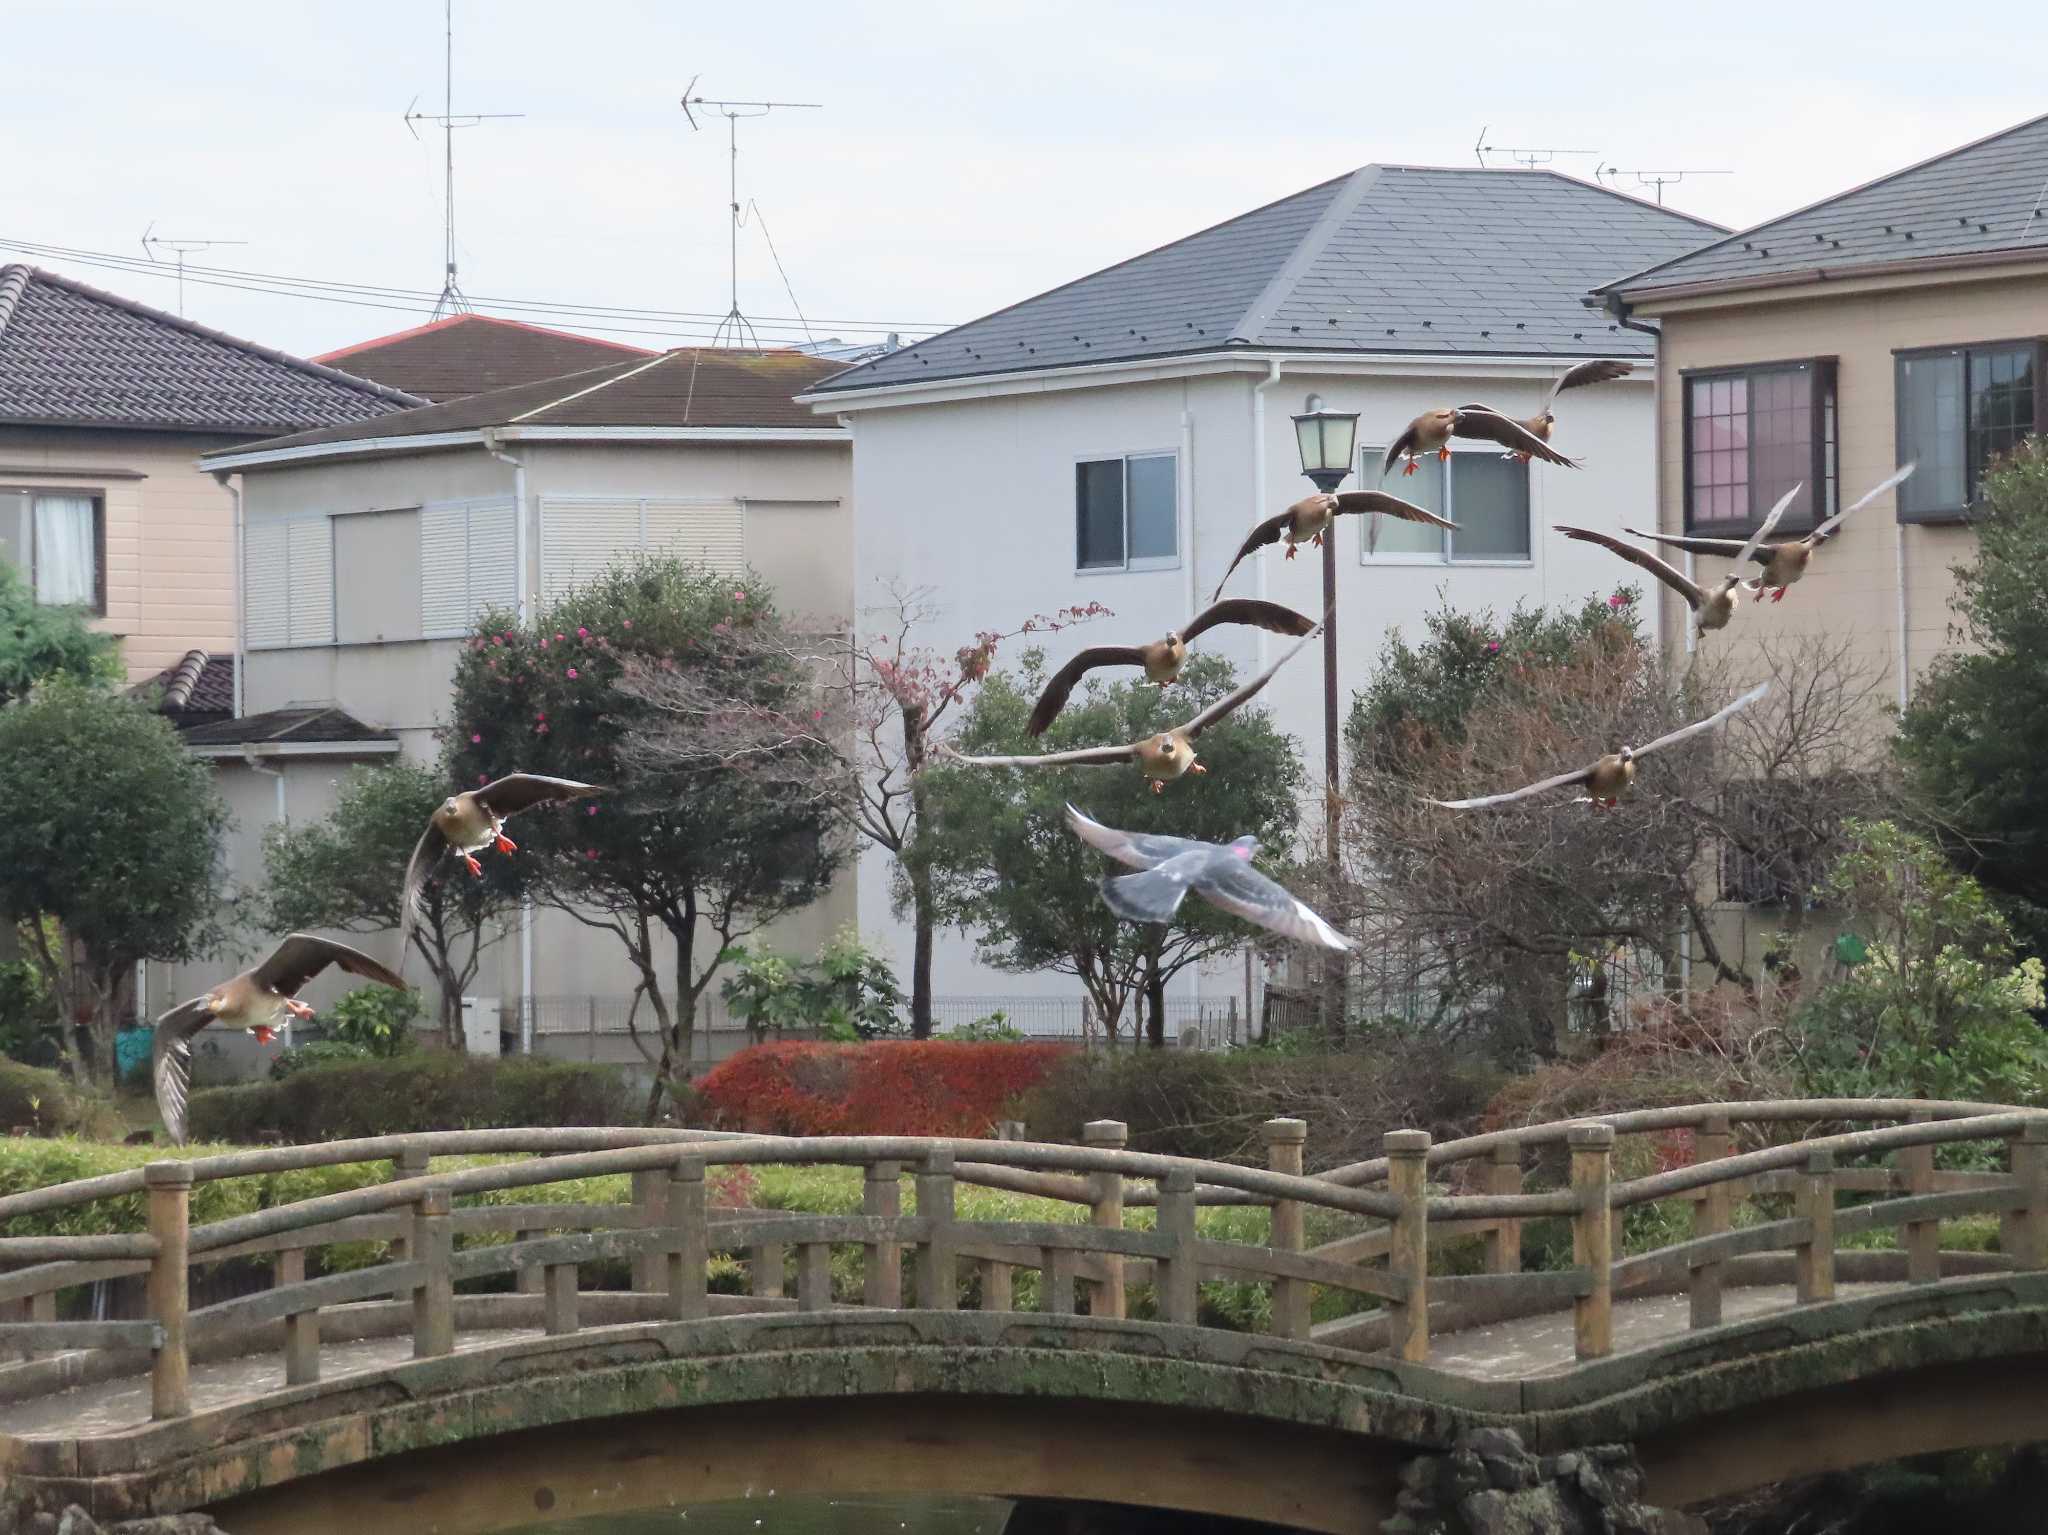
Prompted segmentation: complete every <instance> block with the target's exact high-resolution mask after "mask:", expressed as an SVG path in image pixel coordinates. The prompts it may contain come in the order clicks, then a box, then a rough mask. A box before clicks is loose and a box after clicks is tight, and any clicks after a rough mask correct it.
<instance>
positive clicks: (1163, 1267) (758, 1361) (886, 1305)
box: [0, 1100, 2048, 1535]
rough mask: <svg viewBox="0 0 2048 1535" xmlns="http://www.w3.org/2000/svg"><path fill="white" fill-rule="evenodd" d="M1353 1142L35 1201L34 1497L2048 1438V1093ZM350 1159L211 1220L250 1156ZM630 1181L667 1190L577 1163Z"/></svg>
mask: <svg viewBox="0 0 2048 1535" xmlns="http://www.w3.org/2000/svg"><path fill="white" fill-rule="evenodd" d="M1307 1134H1308V1127H1306V1126H1304V1125H1303V1124H1302V1123H1301V1122H1300V1121H1298V1120H1286V1119H1283V1120H1274V1121H1271V1122H1269V1123H1268V1124H1267V1125H1266V1126H1265V1127H1264V1139H1265V1144H1266V1149H1267V1154H1268V1155H1267V1165H1266V1166H1265V1167H1247V1166H1239V1165H1235V1164H1229V1163H1222V1162H1209V1161H1196V1160H1190V1159H1185V1158H1177V1157H1165V1156H1156V1155H1149V1154H1144V1153H1139V1152H1133V1151H1130V1150H1128V1149H1126V1146H1125V1139H1126V1137H1125V1132H1124V1127H1123V1126H1122V1125H1119V1124H1115V1123H1111V1122H1101V1123H1097V1124H1093V1125H1090V1126H1089V1127H1088V1128H1087V1132H1086V1135H1085V1137H1084V1140H1083V1143H1082V1144H1080V1145H1077V1146H1070V1145H1040V1144H1035V1143H1026V1142H1013V1141H983V1140H944V1139H918V1138H898V1137H831V1138H817V1139H787V1138H778V1137H772V1136H716V1135H710V1134H705V1133H701V1132H689V1131H664V1130H493V1131H465V1132H449V1133H442V1134H422V1135H406V1136H394V1137H385V1138H380V1139H375V1140H363V1141H352V1142H338V1143H332V1144H328V1145H318V1146H296V1147H279V1148H270V1149H264V1150H257V1151H247V1152H237V1153H234V1154H230V1155H226V1156H209V1157H200V1158H195V1159H193V1160H190V1161H180V1162H170V1161H167V1162H156V1163H151V1164H149V1165H148V1166H146V1167H142V1168H138V1169H136V1170H134V1171H132V1172H124V1173H118V1174H114V1175H110V1176H107V1177H100V1178H93V1179H87V1180H84V1181H81V1182H76V1183H68V1184H62V1185H57V1186H54V1187H50V1188H45V1189H40V1190H35V1191H31V1192H27V1193H22V1194H16V1195H12V1196H9V1197H6V1198H0V1222H7V1223H12V1224H11V1225H0V1230H8V1229H11V1230H17V1231H18V1230H20V1229H21V1228H22V1226H23V1225H24V1224H34V1225H37V1226H40V1227H47V1226H49V1225H52V1224H54V1225H57V1226H59V1227H61V1228H63V1229H67V1230H73V1231H77V1232H79V1233H81V1234H78V1235H63V1236H48V1235H44V1236H22V1235H16V1236H4V1237H0V1265H6V1272H4V1273H0V1315H4V1316H7V1317H9V1318H11V1320H6V1321H4V1322H0V1350H4V1351H5V1353H6V1357H7V1358H8V1359H9V1361H10V1362H9V1363H7V1364H5V1365H0V1522H4V1521H5V1520H6V1519H8V1518H9V1517H12V1518H16V1519H19V1518H21V1517H22V1516H23V1515H25V1514H26V1513H28V1512H30V1511H33V1510H52V1509H55V1508H57V1507H60V1506H62V1505H63V1504H65V1503H69V1502H76V1503H79V1504H81V1505H83V1506H84V1507H85V1508H86V1509H87V1510H88V1511H89V1512H91V1513H93V1514H94V1515H95V1516H96V1517H98V1518H100V1519H102V1520H106V1519H119V1518H128V1517H135V1516H138V1515H142V1514H151V1513H172V1512H180V1511H185V1510H205V1511H208V1512H211V1513H213V1514H214V1515H215V1516H216V1517H217V1518H218V1519H219V1520H220V1521H221V1523H222V1524H223V1526H224V1527H225V1528H227V1529H228V1530H231V1531H233V1532H234V1535H266V1532H272V1531H302V1530H307V1529H324V1530H338V1529H347V1528H365V1529H367V1528H384V1529H404V1530H420V1531H424V1530H429V1529H432V1530H437V1531H440V1532H443V1535H487V1532H494V1531H509V1530H516V1529H518V1528H520V1527H522V1526H524V1525H529V1524H532V1523H534V1522H536V1521H538V1520H541V1519H544V1518H545V1519H564V1518H574V1517H579V1516H583V1515H589V1514H611V1513H622V1512H628V1511H635V1510H652V1509H661V1508H668V1507H675V1506H679V1505H688V1504H694V1503H703V1502H713V1501H720V1500H723V1499H727V1498H741V1497H746V1496H758V1497H768V1496H771V1495H775V1494H780V1495H782V1496H799V1495H828V1496H839V1495H847V1496H851V1495H861V1494H886V1493H892V1492H913V1491H914V1492H922V1493H951V1494H988V1495H996V1496H1003V1497H1046V1498H1078V1499H1093V1500H1101V1501H1108V1502H1120V1503H1126V1504H1139V1505H1147V1506H1152V1507H1159V1508H1168V1509H1178V1510H1185V1511H1190V1512H1198V1513H1207V1514H1217V1515H1224V1516H1231V1517H1237V1518H1246V1519H1256V1520H1264V1521H1269V1522H1271V1523H1274V1524H1279V1525H1287V1526H1294V1527H1297V1528H1301V1529H1307V1530H1318V1531H1333V1532H1334V1531H1344V1532H1350V1531H1361V1530H1371V1529H1374V1528H1376V1527H1377V1525H1378V1522H1379V1520H1380V1519H1382V1518H1383V1517H1385V1516H1386V1515H1387V1513H1389V1512H1390V1511H1391V1509H1392V1505H1393V1498H1394V1493H1395V1489H1396V1485H1397V1479H1398V1476H1399V1472H1400V1468H1401V1466H1402V1464H1403V1463H1404V1462H1405V1461H1406V1460H1407V1459H1408V1458H1410V1457H1412V1456H1414V1455H1417V1454H1419V1453H1426V1452H1429V1451H1432V1450H1437V1449H1441V1448H1443V1447H1445V1446H1446V1445H1448V1444H1449V1443H1450V1441H1451V1440H1452V1438H1453V1437H1454V1436H1455V1435H1456V1434H1457V1433H1459V1432H1460V1431H1461V1430H1464V1429H1467V1428H1471V1427H1476V1426H1484V1425H1498V1426H1505V1427H1511V1428H1514V1429H1516V1430H1517V1431H1518V1432H1520V1433H1521V1434H1522V1435H1523V1437H1524V1439H1525V1440H1526V1441H1527V1442H1528V1443H1530V1444H1531V1445H1532V1447H1535V1448H1537V1449H1539V1450H1541V1451H1543V1452H1545V1453H1552V1452H1557V1451H1562V1450H1566V1449H1573V1448H1581V1447H1586V1446H1591V1445H1597V1444H1607V1443H1626V1444H1629V1445H1632V1446H1634V1447H1635V1449H1636V1451H1637V1452H1638V1454H1639V1455H1640V1457H1641V1461H1642V1464H1643V1467H1644V1469H1645V1471H1646V1473H1647V1477H1648V1484H1649V1485H1648V1495H1649V1496H1650V1498H1651V1499H1652V1500H1653V1501H1655V1502H1658V1503H1662V1504H1666V1505H1669V1506H1685V1505H1689V1504H1693V1503H1697V1502H1700V1501H1702V1500H1706V1499H1710V1498H1713V1497H1717V1496H1721V1495H1726V1494H1730V1493H1735V1492H1739V1491H1743V1490H1746V1489H1748V1488H1750V1487H1753V1486H1756V1485H1759V1484H1761V1483H1764V1482H1768V1481H1775V1480H1779V1479H1782V1478H1785V1477H1788V1476H1793V1475H1799V1474H1805V1473H1811V1472H1818V1471H1824V1470H1832V1469H1841V1468H1846V1467H1850V1466H1853V1465H1858V1464H1864V1463H1869V1462H1873V1461H1878V1460H1884V1459H1890V1458H1895V1457H1898V1456H1901V1455H1908V1454H1914V1453H1922V1452H1929V1451H1935V1450H1944V1449H1952V1448H1961V1447H1967V1446H1979V1445H1996V1444H2005V1443H2017V1442H2024V1441H2028V1440H2038V1439H2048V1389H2043V1387H2042V1385H2041V1382H2042V1381H2043V1380H2048V1114H2042V1113H2039V1112H2026V1111H2021V1110H2015V1109H2008V1108H2004V1107H2002V1106H1999V1105H1987V1104H1971V1103H1928V1102H1916V1101H1875V1100H1833V1101H1819V1100H1803V1101H1792V1102H1773V1103H1727V1104H1706V1105H1695V1106H1690V1107H1681V1108H1659V1109H1650V1110H1643V1111H1640V1112H1632V1113H1622V1114H1613V1115H1607V1116H1603V1117H1601V1118H1598V1119H1591V1120H1577V1121H1570V1122H1560V1123H1555V1124H1545V1125H1537V1126H1531V1127H1526V1128H1519V1129H1512V1130H1503V1131H1499V1132H1495V1133H1491V1134H1486V1135H1480V1136H1475V1137H1471V1138H1468V1139H1463V1140H1458V1141H1451V1142H1444V1143H1440V1144H1435V1145H1432V1144H1431V1143H1430V1138H1429V1137H1428V1136H1427V1135H1426V1134H1423V1133H1421V1132H1419V1131H1397V1132H1394V1133H1392V1134H1390V1135H1389V1136H1388V1137H1387V1138H1386V1146H1385V1151H1386V1154H1385V1155H1384V1156H1383V1157H1381V1158H1378V1159H1375V1160H1373V1161H1370V1162H1363V1163H1357V1164H1353V1165H1350V1166H1346V1167H1341V1168H1337V1169H1334V1170H1330V1171H1327V1172H1323V1173H1321V1174H1318V1175H1316V1176H1304V1174H1303V1172H1302V1167H1303V1157H1304V1144H1305V1140H1306V1137H1307ZM480 1154H488V1156H489V1160H485V1161H479V1160H477V1158H478V1157H479V1155H480ZM447 1158H460V1159H462V1160H461V1161H459V1162H449V1161H442V1162H441V1163H440V1165H439V1167H438V1168H437V1167H436V1165H435V1159H447ZM770 1164H774V1165H789V1164H823V1165H832V1166H838V1167H842V1168H847V1169H853V1170H856V1171H850V1172H848V1173H846V1174H844V1175H843V1176H845V1177H847V1178H849V1179H853V1180H857V1181H858V1183H859V1185H860V1188H861V1206H860V1213H859V1214H815V1213H803V1212H796V1211H788V1210H776V1209H762V1208H754V1207H752V1206H751V1205H750V1204H749V1203H747V1201H746V1198H745V1190H746V1180H745V1178H744V1177H743V1176H742V1177H735V1176H734V1174H733V1172H732V1170H733V1169H735V1168H743V1167H760V1166H765V1165H770ZM350 1166H353V1167H355V1168H356V1169H357V1177H356V1181H357V1182H358V1185H359V1186H356V1187H352V1188H347V1189H345V1190H344V1191H342V1192H332V1193H325V1194H320V1195H317V1196H315V1197H306V1198H299V1199H291V1200H284V1199H282V1197H281V1195H280V1197H279V1198H278V1199H276V1200H274V1201H273V1202H272V1203H270V1204H269V1205H268V1207H265V1208H258V1209H256V1210H255V1211H254V1212H253V1213H247V1214H240V1215H234V1216H230V1217H227V1218H224V1219H219V1220H214V1221H211V1222H203V1223H197V1224H195V1223H194V1220H193V1214H194V1208H195V1206H199V1207H201V1208H203V1207H204V1203H205V1198H206V1193H207V1186H208V1185H209V1184H214V1183H219V1182H221V1181H223V1180H229V1179H249V1178H262V1179H272V1180H283V1179H284V1177H285V1175H288V1174H290V1173H292V1172H294V1171H296V1170H302V1169H307V1168H315V1167H350ZM1638 1169H1640V1171H1637V1170H1638ZM613 1174H629V1175H630V1183H629V1187H630V1190H631V1198H630V1199H628V1200H622V1201H618V1202H612V1203H592V1202H578V1201H577V1200H576V1199H575V1198H573V1197H563V1193H564V1191H563V1190H562V1189H561V1187H560V1186H561V1185H564V1184H566V1183H569V1182H570V1181H571V1180H578V1179H588V1178H593V1177H597V1176H600V1175H613ZM1622 1174H1630V1175H1628V1176H1623V1175H1622ZM268 1187H270V1188H271V1189H272V1190H273V1191H277V1190H279V1189H280V1188H281V1187H282V1182H281V1181H280V1182H273V1183H272V1184H271V1185H268ZM588 1187H589V1186H588V1185H584V1186H583V1189H584V1191H585V1192H586V1193H587V1191H588ZM963 1188H980V1189H995V1190H1004V1191H1009V1192H1011V1193H1016V1194H1028V1195H1036V1196H1041V1197H1042V1198H1045V1199H1050V1200H1053V1201H1056V1202H1057V1203H1056V1204H1055V1205H1053V1206H1046V1205H1043V1204H1036V1205H1026V1204H1024V1203H1023V1202H1021V1201H999V1200H997V1201H991V1200H987V1199H984V1198H982V1197H981V1196H979V1195H970V1196H969V1197H967V1198H966V1199H965V1200H963V1199H962V1198H961V1197H960V1196H961V1195H962V1192H963ZM735 1191H737V1192H735ZM568 1192H569V1194H570V1195H572V1196H573V1194H574V1193H575V1192H576V1190H574V1189H572V1190H570V1191H568ZM906 1193H907V1194H908V1196H909V1197H908V1199H907V1200H906V1198H905V1195H906ZM245 1202H246V1201H245ZM963 1204H964V1205H965V1208H963ZM60 1212H61V1213H60ZM23 1217H36V1218H37V1220H36V1222H34V1223H30V1222H27V1221H24V1220H22V1219H21V1218H23ZM1994 1227H1995V1230H1996V1238H1995V1240H1994V1241H1986V1240H1982V1238H1983V1237H1984V1236H1985V1235H1986V1234H1987V1233H1988V1232H1989V1231H1990V1230H1991V1229H1993V1228H1994ZM1333 1232H1334V1233H1335V1234H1334V1235H1333V1234H1331V1233H1333ZM1971 1232H1974V1233H1975V1237H1974V1238H1973V1239H1970V1240H1967V1241H1966V1240H1964V1239H1963V1236H1962V1234H1964V1233H1971ZM1312 1233H1313V1234H1315V1235H1316V1237H1317V1240H1316V1241H1314V1242H1313V1243H1312V1242H1311V1241H1310V1240H1309V1237H1310V1235H1311V1234H1312ZM1945 1233H1946V1234H1948V1235H1950V1236H1952V1237H1954V1238H1956V1240H1953V1241H1950V1242H1949V1243H1948V1244H1947V1245H1946V1246H1945V1245H1944V1235H1945ZM1525 1238H1526V1240H1525ZM365 1244H372V1245H367V1246H366V1245H365ZM1567 1244H1568V1249H1567ZM365 1255H368V1256H367V1261H366V1257H365ZM1433 1257H1434V1261H1432V1259H1433ZM1525 1257H1526V1260H1527V1261H1526V1262H1525ZM252 1268H258V1269H260V1270H261V1271H262V1276H261V1287H260V1288H254V1289H251V1288H250V1287H249V1284H248V1283H247V1282H246V1281H247V1279H248V1276H249V1274H250V1271H251V1269H252ZM226 1275H240V1276H242V1278H243V1280H244V1281H245V1282H244V1283H242V1284H241V1285H240V1286H239V1292H240V1293H236V1292H237V1287H236V1286H233V1285H230V1286H225V1287H223V1285H222V1284H221V1283H220V1280H221V1278H222V1276H226ZM309 1276H311V1277H309ZM585 1280H593V1281H595V1280H605V1281H608V1283H609V1287H608V1288H597V1287H595V1285H594V1284H593V1285H588V1286H587V1285H586V1284H585V1283H584V1281H585ZM223 1291H225V1298H221V1299H213V1300H211V1301H210V1302H208V1303H202V1304H194V1301H195V1299H197V1300H199V1301H201V1302H206V1301H207V1297H208V1296H209V1295H210V1294H214V1293H221V1292H223ZM128 1292H134V1293H135V1297H136V1299H135V1304H133V1305H114V1306H111V1307H110V1306H107V1305H105V1304H101V1305H100V1306H98V1307H97V1308H95V1307H93V1306H91V1305H90V1304H89V1298H90V1297H93V1296H98V1297H100V1298H101V1300H102V1302H104V1300H105V1298H106V1297H107V1296H108V1295H110V1294H112V1295H116V1296H118V1295H121V1294H124V1293H128ZM1027 1306H1028V1308H1029V1309H1024V1308H1025V1307H1027ZM1312 1307H1313V1312H1312ZM95 1311H98V1312H101V1313H105V1312H109V1311H112V1312H132V1313H133V1314H132V1315H125V1316H119V1315H104V1314H100V1315H95V1314H94V1312H95ZM1313 1313H1320V1314H1322V1316H1323V1319H1322V1320H1313V1319H1312V1315H1313ZM7 1527H11V1526H7Z"/></svg>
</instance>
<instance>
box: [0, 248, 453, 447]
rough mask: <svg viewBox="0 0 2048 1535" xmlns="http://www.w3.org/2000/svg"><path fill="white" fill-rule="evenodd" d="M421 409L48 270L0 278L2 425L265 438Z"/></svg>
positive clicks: (23, 270)
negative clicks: (237, 435)
mask: <svg viewBox="0 0 2048 1535" xmlns="http://www.w3.org/2000/svg"><path fill="white" fill-rule="evenodd" d="M419 403H421V402H420V401H418V400H416V399H414V398H413V397H412V396H411V395H409V394H403V393H401V392H399V391H398V390H396V389H389V388H386V387H385V386H384V385H382V384H373V383H371V382H369V381H368V380H367V379H360V378H355V377H352V376H351V375H349V374H346V373H339V372H336V371H335V370H334V369H333V368H324V367H322V366H321V365H320V364H318V363H313V362H307V361H305V360H304V359H303V358H298V357H291V356H288V355H286V354H285V353H283V352H279V351H274V350H272V349H271V348H269V347H266V346H257V345H256V344H255V343H254V342H249V341H240V340H237V339H236V338H235V337H233V336H228V335H223V334H222V333H221V332H219V331H216V330H209V329H207V327H205V326H204V325H195V324H193V323H192V322H191V321H190V320H182V319H180V318H178V316H176V315H173V314H165V313H164V312H163V311H162V310H160V309H152V308H150V307H149V306H148V305H147V304H138V303H136V302H135V301H134V300H133V299H126V298H121V297H119V296H118V295H116V294H112V293H103V292H101V291H100V290H99V289H98V288H93V287H89V286H87V285H86V284H85V283H82V282H78V281H76V280H74V279H72V278H69V277H60V276H58V275H57V274H56V273H54V272H46V271H44V270H42V269H41V268H40V267H32V266H20V265H14V266H0V424H9V425H33V426H85V427H124V428H138V429H142V430H146V431H173V432H218V433H225V434H239V435H243V436H267V435H270V434H273V433H277V432H287V431H299V430H302V429H304V428H306V427H313V426H327V425H330V424H332V423H334V422H337V421H360V420H363V419H364V418H366V417H369V416H380V415H384V414H386V413H387V412H390V411H394V410H403V409H405V408H407V407H409V406H413V405H417V404H419Z"/></svg>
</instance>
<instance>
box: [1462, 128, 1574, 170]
mask: <svg viewBox="0 0 2048 1535" xmlns="http://www.w3.org/2000/svg"><path fill="white" fill-rule="evenodd" d="M1491 126H1492V124H1490V123H1489V124H1488V125H1487V127H1491ZM1599 153H1600V151H1599V150H1597V149H1557V148H1549V149H1510V148H1509V147H1508V146H1507V145H1505V144H1489V143H1487V142H1486V128H1481V129H1480V130H1479V137H1478V138H1476V139H1474V140H1473V141H1472V158H1473V159H1475V160H1477V161H1478V162H1479V163H1480V164H1481V165H1482V166H1483V165H1485V164H1486V157H1487V156H1488V155H1506V156H1507V157H1508V158H1509V159H1510V160H1513V161H1514V162H1515V163H1516V164H1517V165H1519V166H1521V167H1522V168H1523V169H1524V170H1531V171H1533V170H1535V169H1536V167H1537V166H1539V165H1548V164H1549V163H1550V162H1551V161H1552V160H1555V159H1556V158H1557V157H1558V156H1559V155H1597V154H1599Z"/></svg>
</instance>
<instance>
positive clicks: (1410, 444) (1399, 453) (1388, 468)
mask: <svg viewBox="0 0 2048 1535" xmlns="http://www.w3.org/2000/svg"><path fill="white" fill-rule="evenodd" d="M1421 442H1422V439H1421V437H1420V435H1419V434H1418V433H1417V431H1416V423H1415V422H1413V421H1411V422H1409V423H1408V430H1407V431H1405V432H1403V433H1402V434H1401V435H1400V436H1399V437H1396V438H1395V439H1394V444H1393V446H1392V447H1390V448H1388V449H1387V456H1386V459H1385V460H1384V461H1383V462H1382V463H1381V464H1380V478H1381V479H1383V480H1384V479H1385V478H1386V477H1387V476H1388V475H1390V474H1392V473H1393V472H1394V465H1395V464H1397V463H1399V462H1400V461H1401V460H1402V459H1403V458H1405V457H1407V456H1408V455H1409V454H1410V453H1413V452H1414V451H1415V450H1416V449H1417V448H1418V447H1419V446H1421Z"/></svg>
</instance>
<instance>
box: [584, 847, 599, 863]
mask: <svg viewBox="0 0 2048 1535" xmlns="http://www.w3.org/2000/svg"><path fill="white" fill-rule="evenodd" d="M583 856H584V857H585V858H587V859H589V860H590V861H591V862H592V863H595V862H597V849H596V848H594V847H587V848H585V849H584V850H583Z"/></svg>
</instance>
